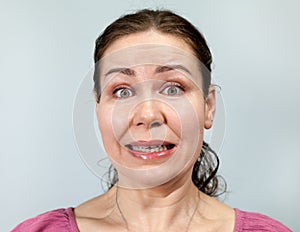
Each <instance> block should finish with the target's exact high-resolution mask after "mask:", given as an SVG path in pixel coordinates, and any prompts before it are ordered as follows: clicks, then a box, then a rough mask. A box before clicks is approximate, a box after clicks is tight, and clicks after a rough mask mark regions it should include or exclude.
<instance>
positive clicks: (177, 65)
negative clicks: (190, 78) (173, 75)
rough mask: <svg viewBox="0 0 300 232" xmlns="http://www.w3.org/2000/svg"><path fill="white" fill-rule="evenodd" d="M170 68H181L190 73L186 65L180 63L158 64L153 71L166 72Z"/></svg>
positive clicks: (170, 69)
mask: <svg viewBox="0 0 300 232" xmlns="http://www.w3.org/2000/svg"><path fill="white" fill-rule="evenodd" d="M172 70H182V71H184V72H186V73H188V74H191V72H190V71H189V70H188V69H187V68H186V67H184V66H182V65H180V64H175V65H163V66H159V67H157V68H156V70H155V73H162V72H167V71H172Z"/></svg>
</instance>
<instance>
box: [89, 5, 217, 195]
mask: <svg viewBox="0 0 300 232" xmlns="http://www.w3.org/2000/svg"><path fill="white" fill-rule="evenodd" d="M147 44H156V45H158V48H159V49H160V50H163V51H164V49H165V47H166V46H169V47H174V49H175V52H174V53H172V52H171V55H172V56H175V57H177V58H178V57H179V58H178V59H177V61H178V60H179V62H183V63H184V61H182V59H180V58H181V57H180V56H178V55H177V54H178V53H181V51H183V52H184V53H186V54H188V55H187V57H188V58H185V56H184V55H183V56H182V57H183V60H188V61H190V60H189V59H190V57H197V60H200V62H199V61H197V60H196V61H195V62H194V60H192V61H190V63H191V64H194V63H196V64H199V66H201V65H202V66H204V67H205V68H203V67H202V69H201V68H200V69H199V70H201V71H200V72H202V71H203V69H205V70H206V71H208V72H210V71H211V68H210V65H211V62H212V60H211V53H210V51H209V49H208V47H207V44H206V42H205V40H204V38H203V36H202V35H201V34H200V32H199V31H198V30H197V29H196V28H195V27H194V26H193V25H192V24H191V23H189V22H188V21H187V20H185V19H183V18H182V17H180V16H178V15H176V14H174V13H172V12H169V11H152V10H142V11H139V12H137V13H135V14H130V15H126V16H124V17H121V18H120V19H118V20H116V21H115V22H113V23H112V24H111V25H110V26H108V27H107V28H106V29H105V31H104V32H103V33H102V35H100V37H99V38H98V39H97V41H96V48H95V56H94V59H95V63H99V61H100V60H101V62H100V63H102V64H103V63H105V64H107V63H109V62H107V60H110V57H111V54H113V53H114V56H117V57H122V58H123V57H127V55H129V56H128V57H130V56H133V57H138V55H139V53H140V51H139V50H137V49H136V47H137V48H138V49H139V48H140V47H138V46H137V45H147ZM159 46H161V47H159ZM128 48H134V49H133V50H130V49H128ZM126 49H127V50H126ZM143 49H144V47H143ZM147 49H148V48H147ZM124 50H125V51H126V52H127V54H126V53H124V52H123V53H122V51H124ZM120 51H121V52H120ZM148 51H149V52H148ZM151 52H152V50H151V49H149V50H146V53H145V54H152V53H151ZM163 54H164V53H162V55H161V54H160V56H163ZM174 54H175V55H174ZM168 55H170V54H168ZM168 55H167V53H166V56H168ZM181 55H182V54H181ZM149 56H150V58H152V55H149ZM154 56H155V55H154ZM157 56H158V57H159V55H157ZM107 57H108V58H107ZM112 57H113V56H112ZM124 59H125V58H124ZM129 59H131V58H129ZM158 59H159V58H158ZM172 59H173V60H172V61H174V57H172ZM103 60H104V61H105V62H104V61H103ZM154 60H155V59H154ZM156 60H157V59H156ZM175 60H176V59H175ZM159 61H160V59H159ZM163 62H164V61H163ZM163 62H162V63H161V65H159V64H160V63H159V62H157V63H155V64H151V65H149V64H148V63H147V64H146V63H145V64H144V65H140V64H139V65H135V66H132V67H127V66H126V69H124V67H122V69H120V68H117V69H113V68H112V69H110V70H109V71H108V72H107V74H108V73H109V75H107V76H111V73H118V74H117V75H116V76H117V78H111V79H112V81H111V80H110V79H109V78H110V77H106V78H105V79H104V80H105V81H103V78H102V79H101V78H99V76H98V74H99V72H97V71H96V72H95V75H94V81H95V93H96V95H97V116H98V121H99V128H100V130H101V133H102V134H103V136H102V137H103V142H104V145H105V147H106V150H107V152H108V154H109V155H110V158H112V157H113V159H115V160H117V161H118V162H116V163H114V162H113V163H114V164H115V166H116V167H117V169H118V168H120V166H124V163H122V162H123V161H124V156H125V161H124V162H125V163H126V162H127V163H130V165H131V166H130V167H127V170H126V171H128V170H129V173H128V172H122V174H123V177H124V176H125V175H127V174H128V176H129V177H130V169H131V170H132V169H137V167H139V166H143V167H146V168H148V165H149V164H150V167H151V168H152V167H153V166H155V165H158V166H159V167H160V169H158V170H157V172H156V173H157V176H158V175H159V173H160V174H161V172H163V173H164V174H165V173H167V172H169V171H168V170H171V169H176V168H174V167H175V166H174V165H177V164H178V163H179V164H180V163H184V164H185V163H187V164H188V163H191V164H190V165H187V167H188V169H189V170H191V171H192V169H193V168H192V167H193V165H194V164H195V165H194V169H193V175H192V176H193V181H194V183H195V184H196V185H197V187H198V188H199V189H201V190H202V191H204V192H206V193H208V194H210V195H213V194H215V191H216V189H217V187H218V186H217V185H218V183H217V179H216V177H215V174H216V173H215V172H216V169H217V166H218V163H217V165H216V167H214V166H215V164H214V160H213V159H212V158H211V157H207V156H209V155H210V154H209V150H210V149H209V148H208V147H207V146H206V144H205V143H204V145H205V146H204V148H206V149H204V150H205V151H206V153H207V154H205V156H203V152H204V150H203V149H202V151H201V147H202V145H203V129H204V128H206V129H208V128H210V127H211V125H212V117H213V114H214V104H215V102H214V89H213V88H209V85H210V79H209V82H208V83H206V84H205V83H204V85H203V83H201V84H199V82H198V83H197V81H195V80H196V78H195V76H197V75H192V74H191V73H193V72H186V74H184V71H182V70H181V71H182V72H181V73H180V72H178V70H177V68H173V67H172V68H170V66H168V65H167V66H166V65H164V63H163ZM179 66H180V65H179ZM182 67H184V65H181V68H182ZM158 68H159V69H160V71H159V72H157V70H158ZM116 70H117V71H116ZM161 70H163V71H161ZM187 71H189V70H187ZM161 73H163V74H161ZM166 73H167V74H166ZM187 73H189V74H191V75H190V76H191V78H189V77H188V76H189V74H187ZM119 74H120V75H119ZM202 74H203V73H202ZM175 75H177V76H179V77H182V78H178V79H181V80H180V81H178V82H181V81H182V80H183V82H184V81H185V83H180V84H178V83H177V79H176V80H174V79H171V78H170V77H171V76H175ZM200 76H201V74H200ZM172 78H173V77H172ZM209 78H210V76H209ZM100 79H101V85H102V86H100ZM165 79H167V80H165ZM169 79H170V80H169ZM107 80H109V81H107ZM175 82H176V83H175ZM170 83H171V84H170ZM174 83H175V84H174ZM171 88H172V91H171V92H169V90H170V89H171ZM148 90H152V92H153V93H155V94H154V95H155V96H154V95H153V94H152V95H151V97H149V96H150V95H149V96H148V98H147V97H146V98H145V97H144V98H143V97H141V96H146V95H145V93H146V92H149V91H148ZM209 90H210V91H209ZM174 91H175V92H174ZM150 92H151V91H150ZM203 92H204V93H203ZM157 93H158V94H157ZM170 93H171V95H170ZM174 93H175V94H174ZM124 94H125V95H124ZM100 96H101V98H100ZM137 99H139V101H137ZM170 99H171V100H170ZM176 107H177V108H176ZM122 127H123V130H122V129H120V128H122ZM116 128H117V129H116ZM189 136H190V137H189ZM191 137H192V138H191ZM124 141H125V142H124ZM147 149H149V151H148V150H147ZM134 150H137V151H134ZM146 150H147V151H146ZM161 150H164V151H161ZM174 153H175V154H176V153H177V157H178V159H177V161H176V162H173V161H170V160H172V159H173V160H175V158H174V157H176V156H175V155H174ZM200 153H201V154H202V155H200V158H199V159H197V158H198V156H199V154H200ZM124 154H125V155H124ZM128 154H131V156H130V155H128ZM149 154H150V155H149ZM183 154H184V155H185V156H186V155H187V154H188V155H189V156H188V158H186V157H183ZM127 155H128V156H127ZM160 155H162V157H160ZM180 155H181V156H180ZM155 156H156V157H155ZM158 156H159V158H157V157H158ZM127 157H129V158H127ZM137 157H138V158H139V159H140V160H138V159H136V158H137ZM149 157H150V158H149ZM153 157H154V159H153ZM170 157H171V158H170ZM136 160H137V161H136ZM149 160H150V161H149ZM135 161H136V162H135ZM167 161H168V162H169V161H170V162H169V166H168V165H167V166H166V169H162V168H161V167H162V166H163V165H162V164H165V163H168V162H167ZM176 163H177V164H176ZM119 164H121V165H119ZM135 164H136V166H135ZM128 168H129V169H128ZM139 168H140V167H139ZM185 168H186V165H183V166H181V167H178V170H177V171H182V170H183V169H185ZM149 170H152V171H151V173H150V174H149V173H146V174H145V173H144V175H140V176H141V177H142V178H144V177H145V178H147V176H148V177H149V175H150V177H151V175H152V174H154V173H155V172H154V170H153V169H149ZM200 170H201V172H202V173H201V172H200V173H199V171H200ZM136 174H137V173H136ZM173 174H174V173H173ZM173 174H172V173H169V175H166V178H167V177H171V178H172V175H173ZM130 178H131V177H130ZM130 178H129V179H130ZM150 180H151V178H150V179H149V180H148V181H150ZM150 182H151V181H150ZM153 183H156V182H155V181H154V182H153ZM162 183H163V182H161V183H160V184H162ZM112 184H114V183H112ZM203 184H204V185H205V186H204V185H203ZM150 185H151V183H150Z"/></svg>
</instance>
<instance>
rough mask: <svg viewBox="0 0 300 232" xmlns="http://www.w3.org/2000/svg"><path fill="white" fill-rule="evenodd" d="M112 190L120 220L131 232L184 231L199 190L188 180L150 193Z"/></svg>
mask: <svg viewBox="0 0 300 232" xmlns="http://www.w3.org/2000/svg"><path fill="white" fill-rule="evenodd" d="M114 188H115V189H116V191H115V193H116V203H117V207H118V211H119V213H120V216H121V218H122V220H123V221H124V224H125V225H126V227H127V229H129V230H131V229H132V230H134V231H136V230H140V231H145V228H149V231H153V229H154V231H157V230H159V231H170V230H171V228H172V226H174V228H175V230H176V231H178V229H179V228H182V230H181V231H185V230H186V229H187V228H188V226H189V224H190V223H189V222H190V219H191V218H192V217H193V216H194V214H195V211H196V210H197V206H198V203H199V202H198V201H199V190H198V189H197V188H196V187H195V186H194V184H193V183H192V180H191V178H189V179H188V180H185V179H179V180H173V181H171V182H169V183H166V184H164V185H161V186H158V187H155V188H150V189H126V188H122V187H119V186H115V187H114ZM170 226H171V228H170ZM130 228H131V229H130ZM171 231H174V230H171Z"/></svg>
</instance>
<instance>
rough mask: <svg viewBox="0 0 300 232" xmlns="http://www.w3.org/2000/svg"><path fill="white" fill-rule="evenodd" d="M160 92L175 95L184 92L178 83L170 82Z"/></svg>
mask: <svg viewBox="0 0 300 232" xmlns="http://www.w3.org/2000/svg"><path fill="white" fill-rule="evenodd" d="M161 92H162V93H163V94H166V95H168V96H176V95H180V94H182V93H183V92H184V88H183V86H181V85H179V84H174V83H172V84H170V85H169V86H167V87H165V88H164V89H163V90H162V91H161Z"/></svg>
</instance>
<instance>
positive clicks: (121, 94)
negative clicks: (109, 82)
mask: <svg viewBox="0 0 300 232" xmlns="http://www.w3.org/2000/svg"><path fill="white" fill-rule="evenodd" d="M113 95H114V96H115V97H117V98H128V97H131V96H132V95H133V92H132V90H130V89H128V88H125V87H121V88H118V89H115V90H114V91H113Z"/></svg>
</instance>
